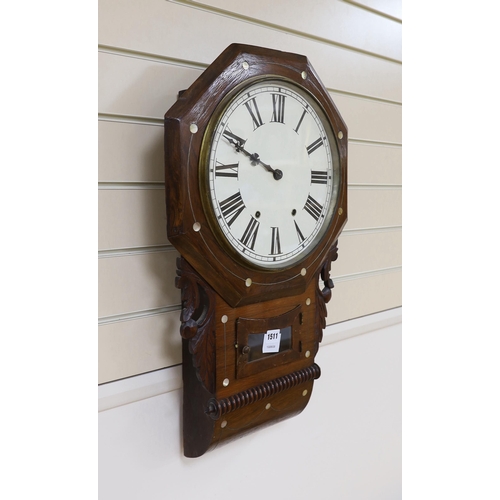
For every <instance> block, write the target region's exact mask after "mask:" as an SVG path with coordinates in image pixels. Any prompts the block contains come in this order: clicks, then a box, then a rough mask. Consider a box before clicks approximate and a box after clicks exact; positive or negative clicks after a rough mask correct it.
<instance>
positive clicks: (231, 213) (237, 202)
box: [219, 191, 245, 227]
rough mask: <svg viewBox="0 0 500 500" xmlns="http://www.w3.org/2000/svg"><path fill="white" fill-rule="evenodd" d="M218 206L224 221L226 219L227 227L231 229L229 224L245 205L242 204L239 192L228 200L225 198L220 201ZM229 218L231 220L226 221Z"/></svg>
mask: <svg viewBox="0 0 500 500" xmlns="http://www.w3.org/2000/svg"><path fill="white" fill-rule="evenodd" d="M219 206H220V209H221V212H222V216H223V217H224V219H226V222H227V225H228V226H229V227H231V224H232V223H233V222H234V221H235V220H236V219H237V218H238V216H239V215H240V214H241V212H243V210H244V209H245V204H244V203H243V200H242V198H241V194H240V192H239V191H238V192H237V193H235V194H233V195H232V196H230V197H229V198H226V199H225V200H224V201H221V202H220V203H219ZM229 217H231V219H229V220H228V218H229Z"/></svg>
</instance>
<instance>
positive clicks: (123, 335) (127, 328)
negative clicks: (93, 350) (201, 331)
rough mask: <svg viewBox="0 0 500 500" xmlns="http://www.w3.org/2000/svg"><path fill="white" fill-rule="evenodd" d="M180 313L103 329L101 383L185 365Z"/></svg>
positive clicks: (151, 317) (101, 335) (101, 328)
mask: <svg viewBox="0 0 500 500" xmlns="http://www.w3.org/2000/svg"><path fill="white" fill-rule="evenodd" d="M179 327H180V311H173V312H170V313H166V314H157V315H154V316H149V317H145V318H140V319H136V320H133V321H122V322H119V323H110V324H107V325H101V326H99V383H100V384H102V383H104V382H109V381H111V380H117V379H121V378H124V377H130V376H132V375H137V374H139V373H145V372H149V371H152V370H158V369H159V368H164V367H166V366H172V365H176V364H179V363H182V352H181V336H180V333H179Z"/></svg>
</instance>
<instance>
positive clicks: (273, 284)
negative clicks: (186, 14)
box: [165, 44, 347, 307]
mask: <svg viewBox="0 0 500 500" xmlns="http://www.w3.org/2000/svg"><path fill="white" fill-rule="evenodd" d="M269 77H277V78H284V79H288V80H290V81H292V82H293V83H295V84H296V85H298V86H300V87H303V88H304V89H305V90H306V91H308V92H309V93H310V94H312V95H313V96H314V97H315V99H316V100H317V102H318V103H319V104H320V106H321V107H322V108H323V111H324V112H325V114H326V116H327V118H328V120H329V121H330V123H331V127H332V129H333V131H334V135H335V139H336V141H337V148H338V152H339V157H340V186H339V197H338V201H337V207H336V211H335V214H334V216H333V217H332V220H331V222H330V224H329V227H328V228H327V230H326V232H325V234H324V235H323V238H322V239H321V241H320V242H319V243H318V244H317V246H316V247H315V248H314V249H313V250H312V251H311V252H310V253H309V254H308V255H307V256H305V258H304V259H303V260H301V261H299V262H297V263H295V264H294V265H292V266H291V267H289V268H287V269H275V270H264V269H257V268H255V267H254V266H252V265H250V264H247V263H245V262H244V261H243V260H242V259H235V258H234V256H232V255H231V254H230V253H229V252H227V251H226V250H225V249H224V247H223V245H221V244H220V243H219V241H218V239H217V237H216V235H215V234H214V233H213V231H212V229H211V227H210V224H209V222H208V218H207V214H206V213H205V211H204V208H203V203H202V198H203V193H201V192H200V182H199V175H200V171H201V170H202V169H200V154H201V149H202V142H203V138H204V135H205V131H206V130H207V127H208V126H209V124H210V122H211V119H212V117H213V115H214V113H215V111H216V109H217V106H218V105H219V103H220V102H221V101H222V100H223V99H224V98H225V97H226V96H227V95H228V94H229V93H231V92H233V90H234V89H236V88H238V87H240V86H241V85H242V84H244V83H245V82H247V81H253V82H255V79H256V78H269ZM165 192H166V205H167V234H168V238H169V240H170V242H171V243H172V245H174V247H175V248H176V249H177V250H178V251H179V252H180V254H181V255H182V256H183V257H184V258H185V259H186V260H187V261H188V262H189V263H190V264H191V266H192V267H193V268H194V269H195V270H196V271H197V272H198V273H199V274H200V275H201V276H202V277H203V279H205V280H206V281H207V282H208V283H209V284H210V286H211V287H212V288H213V289H214V290H215V291H216V292H217V293H218V294H219V295H220V296H221V297H222V298H223V299H224V300H225V301H226V302H227V303H228V304H229V305H230V306H231V307H236V306H238V305H244V304H251V303H255V302H262V301H266V300H272V299H275V298H279V297H288V296H291V295H296V294H300V293H303V292H304V291H305V289H306V287H307V285H308V284H309V283H310V281H311V280H312V279H317V277H318V273H319V271H320V269H321V267H322V265H323V262H324V261H325V259H326V257H327V254H328V251H329V250H330V248H331V247H332V245H333V244H334V243H335V241H336V240H337V238H338V236H339V234H340V232H341V230H342V228H343V226H344V225H345V223H346V221H347V127H346V125H345V123H344V121H343V120H342V118H341V116H340V114H339V112H338V110H337V108H336V106H335V104H334V103H333V101H332V100H331V98H330V95H329V94H328V92H327V90H326V89H325V88H324V86H323V84H322V83H321V81H320V80H319V78H318V76H317V75H316V72H315V71H314V69H313V67H312V66H311V64H310V63H309V61H308V59H307V58H306V57H305V56H301V55H297V54H291V53H287V52H280V51H277V50H272V49H267V48H262V47H255V46H249V45H239V44H232V45H230V46H229V47H228V48H227V49H226V50H225V51H224V52H223V53H222V54H221V55H220V56H219V57H218V58H217V59H216V60H215V61H214V62H213V63H212V64H211V65H210V66H209V67H208V68H207V69H206V70H205V71H204V72H203V73H202V74H201V76H200V77H199V78H198V79H197V80H196V81H195V82H194V83H193V84H192V85H191V86H190V87H189V89H187V90H186V91H184V92H183V93H182V95H181V96H180V97H179V99H178V100H177V101H176V103H175V104H174V105H173V106H172V107H171V108H170V109H169V111H167V113H166V114H165Z"/></svg>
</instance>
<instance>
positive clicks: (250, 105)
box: [245, 97, 263, 130]
mask: <svg viewBox="0 0 500 500" xmlns="http://www.w3.org/2000/svg"><path fill="white" fill-rule="evenodd" d="M245 106H246V108H247V110H248V112H249V113H250V116H251V117H252V120H253V129H254V130H256V129H258V128H259V127H260V126H261V125H263V123H262V118H261V117H260V113H259V108H258V107H257V101H256V100H255V97H253V98H252V99H250V100H249V101H247V102H246V103H245Z"/></svg>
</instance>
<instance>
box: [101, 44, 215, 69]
mask: <svg viewBox="0 0 500 500" xmlns="http://www.w3.org/2000/svg"><path fill="white" fill-rule="evenodd" d="M98 51H99V52H102V53H105V54H113V55H115V56H122V57H132V58H134V59H143V60H146V61H153V62H157V63H162V64H169V65H171V66H182V67H183V68H190V69H198V70H200V71H203V70H205V69H206V68H207V67H208V64H205V63H202V62H199V61H190V60H188V59H179V58H177V57H170V56H164V55H160V54H153V53H150V52H142V51H139V50H133V49H126V48H122V47H113V46H111V45H102V44H100V45H98Z"/></svg>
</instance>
